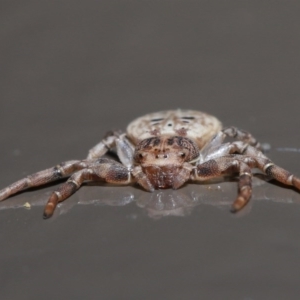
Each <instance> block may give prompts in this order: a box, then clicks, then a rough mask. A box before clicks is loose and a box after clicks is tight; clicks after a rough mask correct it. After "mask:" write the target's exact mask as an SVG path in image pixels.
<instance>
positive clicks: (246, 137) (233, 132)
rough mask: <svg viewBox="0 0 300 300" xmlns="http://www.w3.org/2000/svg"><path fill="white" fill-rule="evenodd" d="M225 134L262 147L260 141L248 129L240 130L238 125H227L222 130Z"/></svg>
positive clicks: (256, 146)
mask: <svg viewBox="0 0 300 300" xmlns="http://www.w3.org/2000/svg"><path fill="white" fill-rule="evenodd" d="M222 132H223V133H224V134H226V135H227V136H229V137H232V138H235V139H238V140H240V141H242V142H244V143H247V144H249V145H251V146H253V147H255V148H257V149H261V145H260V144H259V142H258V141H257V140H256V139H255V138H254V137H253V135H252V134H251V133H249V132H247V131H244V130H240V129H238V128H236V127H227V128H224V129H223V130H222Z"/></svg>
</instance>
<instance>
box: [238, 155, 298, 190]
mask: <svg viewBox="0 0 300 300" xmlns="http://www.w3.org/2000/svg"><path fill="white" fill-rule="evenodd" d="M242 159H243V160H244V161H245V162H246V163H247V164H248V165H251V167H252V168H253V167H256V168H259V169H260V170H261V171H263V172H264V173H265V174H266V175H268V176H269V177H270V178H272V179H275V180H276V181H278V182H281V183H283V184H285V185H289V186H293V187H295V188H296V189H297V190H300V178H298V177H296V176H295V175H294V174H292V173H290V172H289V171H287V170H285V169H283V168H281V167H279V166H277V165H275V164H274V163H273V162H272V161H271V160H270V159H269V158H267V157H266V156H264V155H263V154H262V155H261V156H260V157H255V156H254V157H252V156H251V157H250V156H248V157H247V156H244V157H243V156H242Z"/></svg>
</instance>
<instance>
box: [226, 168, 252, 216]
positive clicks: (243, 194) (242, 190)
mask: <svg viewBox="0 0 300 300" xmlns="http://www.w3.org/2000/svg"><path fill="white" fill-rule="evenodd" d="M251 195H252V173H251V168H250V167H249V166H248V165H247V164H245V163H242V162H240V170H239V183H238V196H237V198H236V199H235V201H234V202H233V204H232V207H231V212H237V211H239V210H241V209H242V208H243V207H244V206H245V205H246V204H247V203H248V202H249V200H250V198H251Z"/></svg>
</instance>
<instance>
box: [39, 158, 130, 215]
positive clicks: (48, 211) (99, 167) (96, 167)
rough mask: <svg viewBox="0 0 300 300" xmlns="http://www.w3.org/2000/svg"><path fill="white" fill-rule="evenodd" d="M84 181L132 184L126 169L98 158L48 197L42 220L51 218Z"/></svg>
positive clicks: (110, 161)
mask: <svg viewBox="0 0 300 300" xmlns="http://www.w3.org/2000/svg"><path fill="white" fill-rule="evenodd" d="M85 181H104V182H108V183H114V184H123V185H127V184H130V183H131V182H133V179H132V178H131V176H130V171H129V170H128V168H126V167H125V166H123V165H122V164H120V163H117V162H115V161H113V160H110V159H106V158H100V159H98V160H96V161H93V162H92V163H90V164H89V166H88V167H87V168H85V169H83V170H80V171H78V172H76V173H74V174H73V175H72V176H71V177H70V178H69V179H68V180H67V182H65V183H63V184H61V185H60V186H59V187H58V189H57V190H56V191H54V192H53V193H52V195H51V196H50V198H49V200H48V203H47V204H46V207H45V210H44V218H49V217H51V216H52V214H53V212H54V210H55V208H56V206H57V204H58V203H59V202H62V201H64V200H66V199H67V198H69V197H70V196H71V195H72V194H74V193H75V192H76V191H77V190H78V189H79V188H80V186H81V185H82V184H83V182H85Z"/></svg>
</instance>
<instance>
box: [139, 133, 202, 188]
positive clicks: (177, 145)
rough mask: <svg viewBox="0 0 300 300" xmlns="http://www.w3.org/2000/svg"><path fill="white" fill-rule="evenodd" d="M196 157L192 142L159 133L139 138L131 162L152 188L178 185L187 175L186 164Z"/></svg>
mask: <svg viewBox="0 0 300 300" xmlns="http://www.w3.org/2000/svg"><path fill="white" fill-rule="evenodd" d="M198 156H199V149H198V146H197V144H196V143H195V142H193V141H192V140H190V139H188V138H185V137H182V136H169V135H162V136H156V137H151V138H147V139H144V140H142V141H141V142H140V143H138V145H137V146H136V149H135V155H134V158H135V163H136V164H137V165H140V166H141V167H142V171H143V173H144V174H145V175H146V177H147V178H148V180H149V181H150V185H151V186H152V188H150V189H149V190H153V189H154V188H156V189H159V188H175V189H177V188H179V187H180V186H181V185H183V184H184V183H185V182H186V181H187V180H188V179H189V177H190V173H191V170H192V168H191V166H190V164H187V163H189V162H192V161H193V160H194V159H196V158H197V157H198Z"/></svg>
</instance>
